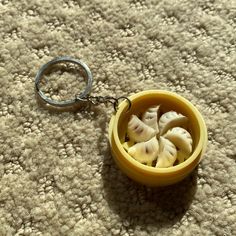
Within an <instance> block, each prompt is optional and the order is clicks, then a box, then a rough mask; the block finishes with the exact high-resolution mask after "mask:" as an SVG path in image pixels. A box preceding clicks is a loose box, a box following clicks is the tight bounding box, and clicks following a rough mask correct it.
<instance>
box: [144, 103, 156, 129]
mask: <svg viewBox="0 0 236 236" xmlns="http://www.w3.org/2000/svg"><path fill="white" fill-rule="evenodd" d="M159 113H160V105H158V106H153V107H150V108H148V109H147V110H146V111H145V112H144V113H143V116H142V121H143V122H144V123H145V124H146V125H148V126H150V127H152V128H153V129H154V130H156V133H157V134H158V133H159V128H158V119H159Z"/></svg>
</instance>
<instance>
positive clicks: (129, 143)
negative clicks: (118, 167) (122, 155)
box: [122, 140, 134, 152]
mask: <svg viewBox="0 0 236 236" xmlns="http://www.w3.org/2000/svg"><path fill="white" fill-rule="evenodd" d="M133 145H134V141H131V140H129V141H127V142H124V143H123V144H122V146H123V148H124V149H125V151H127V152H128V150H129V148H130V147H132V146H133Z"/></svg>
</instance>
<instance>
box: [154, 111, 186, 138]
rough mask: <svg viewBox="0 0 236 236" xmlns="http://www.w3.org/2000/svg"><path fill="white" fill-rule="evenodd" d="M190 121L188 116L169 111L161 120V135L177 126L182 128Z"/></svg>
mask: <svg viewBox="0 0 236 236" xmlns="http://www.w3.org/2000/svg"><path fill="white" fill-rule="evenodd" d="M187 121H188V118H187V117H186V116H183V115H182V114H179V113H177V112H175V111H168V112H166V113H164V114H163V115H162V116H161V118H160V120H159V128H160V133H161V135H162V134H164V133H166V132H167V131H168V130H169V129H171V128H173V127H175V126H181V125H183V124H185V123H186V122H187Z"/></svg>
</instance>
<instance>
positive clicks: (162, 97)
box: [109, 90, 207, 186]
mask: <svg viewBox="0 0 236 236" xmlns="http://www.w3.org/2000/svg"><path fill="white" fill-rule="evenodd" d="M129 99H130V101H131V102H132V107H131V109H130V110H129V111H127V109H128V104H127V102H125V101H124V102H122V103H121V104H120V106H119V109H118V111H117V113H116V114H114V115H113V116H112V118H111V120H110V123H109V141H110V146H111V152H112V156H113V158H114V159H115V162H116V163H117V165H118V166H119V168H120V169H121V170H122V171H123V172H124V173H125V174H126V175H127V176H129V177H130V178H131V179H133V180H135V181H137V182H139V183H141V184H144V185H147V186H165V185H170V184H174V183H176V182H179V181H180V180H182V179H184V178H185V177H186V176H187V175H188V174H189V173H191V172H192V171H193V170H194V168H195V167H196V166H197V165H198V163H199V162H200V160H201V158H202V156H203V154H204V152H205V150H206V146H207V128H206V125H205V122H204V120H203V117H202V115H201V114H200V112H199V111H198V110H197V108H196V107H195V106H194V105H193V104H192V103H191V102H189V101H188V100H186V99H185V98H183V97H181V96H180V95H177V94H175V93H172V92H168V91H163V90H147V91H143V92H140V93H137V94H135V95H133V96H130V97H129ZM158 104H161V105H162V106H161V107H162V110H163V109H164V110H163V111H164V112H166V111H170V110H174V111H176V112H179V113H181V114H183V115H185V116H186V117H188V119H189V122H188V125H189V127H188V128H189V130H190V133H191V135H192V138H193V152H192V154H191V156H190V157H189V158H188V159H187V160H185V161H184V162H183V163H181V164H178V165H175V166H173V167H168V168H155V167H151V166H146V165H144V164H141V163H139V162H138V161H136V160H135V159H134V158H132V157H131V156H130V155H129V154H128V153H127V152H126V151H125V149H124V148H123V146H122V143H124V140H125V134H126V129H127V124H128V120H129V118H130V116H131V115H132V114H137V115H138V114H140V113H142V112H143V111H144V110H146V109H147V108H149V107H150V106H153V105H158Z"/></svg>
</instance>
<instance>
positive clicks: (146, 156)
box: [128, 137, 159, 166]
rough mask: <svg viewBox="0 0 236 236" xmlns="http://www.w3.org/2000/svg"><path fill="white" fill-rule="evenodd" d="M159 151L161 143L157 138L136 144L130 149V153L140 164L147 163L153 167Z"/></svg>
mask: <svg viewBox="0 0 236 236" xmlns="http://www.w3.org/2000/svg"><path fill="white" fill-rule="evenodd" d="M158 151H159V143H158V140H157V138H156V137H153V138H152V139H150V140H149V141H146V142H141V143H136V144H135V145H133V146H132V147H131V148H129V149H128V153H129V154H130V155H131V156H132V157H133V158H134V159H135V160H137V161H139V162H140V163H147V165H150V166H151V165H152V162H153V161H154V160H156V158H157V155H158Z"/></svg>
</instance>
